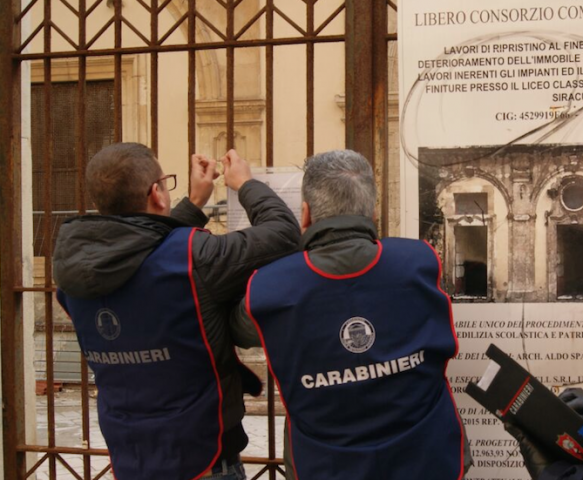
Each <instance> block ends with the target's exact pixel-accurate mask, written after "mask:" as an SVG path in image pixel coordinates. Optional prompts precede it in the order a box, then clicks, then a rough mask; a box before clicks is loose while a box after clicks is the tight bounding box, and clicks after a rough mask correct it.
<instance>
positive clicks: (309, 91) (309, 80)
mask: <svg viewBox="0 0 583 480" xmlns="http://www.w3.org/2000/svg"><path fill="white" fill-rule="evenodd" d="M314 4H315V1H314V0H307V14H308V15H307V17H308V18H307V27H306V33H307V35H306V36H307V43H306V102H307V105H306V126H307V132H306V143H307V145H306V156H308V157H309V156H311V155H313V154H314Z"/></svg>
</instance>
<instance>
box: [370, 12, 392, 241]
mask: <svg viewBox="0 0 583 480" xmlns="http://www.w3.org/2000/svg"><path fill="white" fill-rule="evenodd" d="M373 9H374V10H373V20H372V22H373V31H372V41H371V42H372V58H371V61H372V62H373V63H374V66H373V69H372V84H373V88H372V95H373V98H372V100H373V118H372V124H373V129H372V132H373V145H374V157H373V161H374V165H375V170H376V171H375V178H376V179H377V185H379V182H380V185H379V188H377V192H378V193H377V195H378V197H379V201H378V203H379V204H380V205H379V206H380V209H379V210H380V219H379V222H380V234H381V236H383V237H386V236H388V235H389V195H388V191H386V190H385V188H383V186H384V185H388V184H389V123H388V121H387V118H388V117H389V75H388V55H389V51H388V44H387V41H386V39H385V34H386V32H387V22H388V9H387V7H385V6H384V5H383V4H382V3H380V2H376V3H375V2H373Z"/></svg>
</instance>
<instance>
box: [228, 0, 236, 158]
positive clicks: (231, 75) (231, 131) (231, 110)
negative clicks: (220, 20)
mask: <svg viewBox="0 0 583 480" xmlns="http://www.w3.org/2000/svg"><path fill="white" fill-rule="evenodd" d="M233 2H234V0H227V41H230V42H232V41H233V40H234V36H235V7H234V4H233ZM234 147H235V48H234V47H233V46H232V45H229V46H228V47H227V150H229V149H231V148H234Z"/></svg>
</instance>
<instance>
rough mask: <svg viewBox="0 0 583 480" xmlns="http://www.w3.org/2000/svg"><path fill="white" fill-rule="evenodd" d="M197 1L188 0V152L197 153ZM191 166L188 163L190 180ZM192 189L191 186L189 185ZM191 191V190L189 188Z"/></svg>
mask: <svg viewBox="0 0 583 480" xmlns="http://www.w3.org/2000/svg"><path fill="white" fill-rule="evenodd" d="M195 10H196V0H188V46H189V47H190V48H189V50H188V152H189V153H190V154H192V153H195V152H196V50H194V45H195V44H196V24H195V21H196V19H195V15H194V12H195ZM190 169H191V165H190V162H188V178H190ZM189 187H190V185H189ZM189 191H190V188H189Z"/></svg>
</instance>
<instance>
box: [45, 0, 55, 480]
mask: <svg viewBox="0 0 583 480" xmlns="http://www.w3.org/2000/svg"><path fill="white" fill-rule="evenodd" d="M44 11H45V25H44V53H50V51H51V26H50V22H51V14H52V12H51V1H50V0H45V10H44ZM51 80H52V79H51V60H50V58H45V59H44V86H43V92H44V134H43V136H44V140H45V144H46V148H44V158H43V173H44V175H43V185H44V192H43V210H44V216H43V220H44V222H43V232H44V238H45V242H44V251H43V255H44V257H45V269H44V270H45V272H44V276H45V287H46V288H50V287H51V286H52V278H53V271H52V254H53V241H52V236H53V231H52V220H53V216H52V188H53V182H52V180H53V148H54V143H53V122H52V115H51V111H52V108H51V100H52V98H51V97H52V82H51ZM44 297H45V355H46V362H45V364H46V375H47V430H48V432H47V436H48V446H49V448H54V447H55V445H56V438H55V436H56V432H55V389H54V365H53V295H52V293H51V292H50V291H47V292H46V293H45V294H44ZM49 478H50V480H55V479H56V478H57V464H56V456H55V455H54V454H49Z"/></svg>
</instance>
